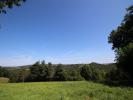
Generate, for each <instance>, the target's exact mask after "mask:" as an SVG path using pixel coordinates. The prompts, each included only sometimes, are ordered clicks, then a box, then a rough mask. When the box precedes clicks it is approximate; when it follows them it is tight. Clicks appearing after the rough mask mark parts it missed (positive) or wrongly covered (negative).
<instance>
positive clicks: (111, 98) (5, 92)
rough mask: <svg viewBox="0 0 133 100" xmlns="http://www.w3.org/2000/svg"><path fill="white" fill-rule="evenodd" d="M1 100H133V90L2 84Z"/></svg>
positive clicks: (77, 84) (82, 83) (68, 84)
mask: <svg viewBox="0 0 133 100" xmlns="http://www.w3.org/2000/svg"><path fill="white" fill-rule="evenodd" d="M0 100H133V88H128V87H125V88H122V87H109V86H105V85H103V84H97V83H92V82H86V81H77V82H36V83H5V84H4V83H1V84H0Z"/></svg>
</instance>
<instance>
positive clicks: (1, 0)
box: [0, 0, 26, 13]
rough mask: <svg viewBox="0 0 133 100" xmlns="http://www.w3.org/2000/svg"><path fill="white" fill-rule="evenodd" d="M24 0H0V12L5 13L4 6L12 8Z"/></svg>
mask: <svg viewBox="0 0 133 100" xmlns="http://www.w3.org/2000/svg"><path fill="white" fill-rule="evenodd" d="M25 1H26V0H0V13H6V10H5V8H6V7H8V8H12V7H13V6H20V5H21V2H25Z"/></svg>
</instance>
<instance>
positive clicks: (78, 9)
mask: <svg viewBox="0 0 133 100" xmlns="http://www.w3.org/2000/svg"><path fill="white" fill-rule="evenodd" d="M131 4H133V1H132V0H37V1H36V0H27V2H26V3H24V4H22V6H21V7H14V8H13V9H11V10H10V9H8V10H7V14H2V15H0V24H1V28H0V37H1V38H0V65H4V66H17V65H27V64H32V63H34V62H36V61H37V60H43V59H44V60H46V62H48V61H50V62H52V63H64V64H69V63H70V64H71V63H90V62H98V63H111V62H114V59H115V55H114V52H113V51H112V50H111V45H110V44H108V42H107V41H108V36H109V33H110V32H111V31H112V29H115V28H116V27H117V26H118V25H120V23H121V21H122V19H123V16H124V15H125V13H126V10H125V8H127V7H128V6H130V5H131Z"/></svg>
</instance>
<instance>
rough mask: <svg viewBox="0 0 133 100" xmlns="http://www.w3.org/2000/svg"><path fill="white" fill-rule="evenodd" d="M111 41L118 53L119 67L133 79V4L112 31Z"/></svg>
mask: <svg viewBox="0 0 133 100" xmlns="http://www.w3.org/2000/svg"><path fill="white" fill-rule="evenodd" d="M109 43H112V49H113V50H114V51H115V53H116V61H117V67H118V69H119V70H121V71H123V72H125V73H127V74H128V75H129V77H130V78H131V79H133V5H132V6H130V7H129V8H128V9H127V13H126V15H125V17H124V20H123V21H122V23H121V25H120V26H118V28H117V29H116V30H113V31H112V32H111V34H110V36H109Z"/></svg>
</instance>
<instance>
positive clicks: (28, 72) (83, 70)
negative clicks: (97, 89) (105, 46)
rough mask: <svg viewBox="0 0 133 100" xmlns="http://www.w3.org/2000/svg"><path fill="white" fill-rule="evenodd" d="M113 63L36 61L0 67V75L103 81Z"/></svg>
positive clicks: (21, 78) (16, 78) (17, 78)
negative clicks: (30, 63) (18, 65)
mask: <svg viewBox="0 0 133 100" xmlns="http://www.w3.org/2000/svg"><path fill="white" fill-rule="evenodd" d="M114 68H115V64H108V65H104V64H97V63H91V64H73V65H63V64H52V63H48V64H46V63H45V61H37V62H36V63H35V64H33V65H31V66H27V67H15V68H3V67H0V77H7V78H9V79H10V82H42V81H81V80H89V81H105V80H107V78H108V77H107V74H108V73H109V72H110V70H112V69H114Z"/></svg>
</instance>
